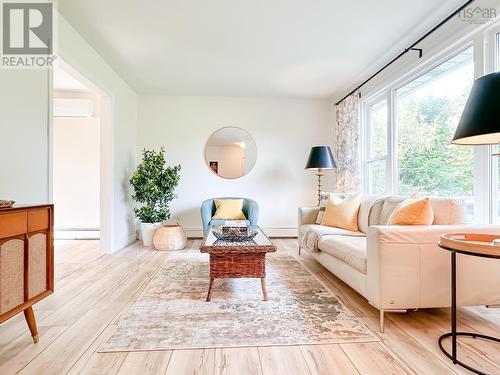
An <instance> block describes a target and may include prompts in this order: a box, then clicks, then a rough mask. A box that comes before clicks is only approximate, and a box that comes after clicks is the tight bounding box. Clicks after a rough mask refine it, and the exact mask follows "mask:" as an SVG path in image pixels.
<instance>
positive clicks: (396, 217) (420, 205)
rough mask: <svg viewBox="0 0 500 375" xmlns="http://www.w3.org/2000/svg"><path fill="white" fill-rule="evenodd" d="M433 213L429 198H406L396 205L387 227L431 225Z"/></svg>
mask: <svg viewBox="0 0 500 375" xmlns="http://www.w3.org/2000/svg"><path fill="white" fill-rule="evenodd" d="M433 221H434V213H433V212H432V206H431V203H430V202H429V198H422V199H414V198H408V199H406V200H404V201H403V202H401V203H400V204H398V205H397V207H396V209H395V210H394V211H393V212H392V214H391V216H390V217H389V222H388V223H387V224H388V225H432V222H433Z"/></svg>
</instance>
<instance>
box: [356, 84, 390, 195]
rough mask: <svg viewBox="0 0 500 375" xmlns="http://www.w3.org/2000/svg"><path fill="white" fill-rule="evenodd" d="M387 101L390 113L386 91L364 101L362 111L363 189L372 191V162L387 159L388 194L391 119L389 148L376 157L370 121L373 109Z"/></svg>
mask: <svg viewBox="0 0 500 375" xmlns="http://www.w3.org/2000/svg"><path fill="white" fill-rule="evenodd" d="M384 100H385V101H386V105H387V113H389V102H388V100H387V96H386V95H385V93H381V94H379V95H376V96H373V97H372V98H371V100H369V101H366V102H365V101H364V102H363V105H362V113H363V119H364V121H363V126H362V129H363V132H362V133H363V136H362V139H363V145H364V147H363V153H362V155H363V157H362V159H363V176H364V178H363V190H364V191H365V192H366V193H368V194H369V193H370V181H369V176H370V164H371V163H375V162H379V161H381V160H385V161H386V163H385V165H386V172H385V177H386V191H385V193H384V194H387V193H388V192H387V190H388V189H387V186H388V182H389V179H390V177H389V176H390V170H389V164H390V153H389V152H390V151H389V149H390V143H391V137H390V134H389V126H388V125H389V124H388V122H389V120H388V119H387V121H386V126H387V131H386V134H387V139H386V143H387V150H386V153H385V154H379V155H374V157H371V156H370V155H371V147H370V146H371V129H372V127H371V123H370V119H371V113H372V109H373V107H374V106H376V105H377V104H379V103H381V102H383V101H384Z"/></svg>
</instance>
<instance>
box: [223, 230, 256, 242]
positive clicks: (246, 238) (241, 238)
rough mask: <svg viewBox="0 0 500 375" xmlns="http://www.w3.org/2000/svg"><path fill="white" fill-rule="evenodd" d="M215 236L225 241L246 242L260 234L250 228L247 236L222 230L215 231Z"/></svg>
mask: <svg viewBox="0 0 500 375" xmlns="http://www.w3.org/2000/svg"><path fill="white" fill-rule="evenodd" d="M213 233H214V236H215V237H216V238H217V239H218V240H220V241H225V242H246V241H252V240H253V239H254V238H255V236H256V235H257V234H258V232H257V231H256V230H252V229H249V230H248V235H247V236H238V235H234V234H230V235H228V234H222V232H220V231H214V232H213Z"/></svg>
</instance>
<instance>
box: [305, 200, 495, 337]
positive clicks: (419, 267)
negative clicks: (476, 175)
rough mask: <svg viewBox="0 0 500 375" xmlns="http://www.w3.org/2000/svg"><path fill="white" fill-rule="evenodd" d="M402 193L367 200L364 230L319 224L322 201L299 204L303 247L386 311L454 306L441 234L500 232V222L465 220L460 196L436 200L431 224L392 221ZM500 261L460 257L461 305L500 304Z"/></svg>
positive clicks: (363, 212) (363, 206)
mask: <svg viewBox="0 0 500 375" xmlns="http://www.w3.org/2000/svg"><path fill="white" fill-rule="evenodd" d="M404 199H405V198H404V197H371V196H365V197H363V198H362V201H361V206H360V209H359V213H358V225H359V230H360V232H350V231H346V230H342V229H338V228H331V227H325V226H322V225H317V224H315V221H316V217H317V215H318V212H319V208H318V207H302V208H299V253H300V250H301V249H304V248H305V249H307V250H309V251H310V254H311V255H312V256H313V257H314V258H315V259H316V260H317V261H318V262H319V263H321V264H322V265H323V266H324V267H325V268H327V269H328V270H329V271H330V272H332V273H333V274H335V275H336V276H337V277H338V278H340V279H341V280H343V281H344V282H345V283H347V284H348V285H349V286H350V287H352V288H353V289H354V290H356V291H357V292H358V293H360V294H361V295H362V296H363V297H365V298H366V299H367V300H368V302H369V303H370V304H371V305H372V306H374V307H375V308H377V309H378V310H379V311H380V330H381V332H383V330H384V313H385V312H406V311H407V310H409V309H419V308H432V307H446V306H450V305H451V294H450V288H451V286H450V285H451V281H450V280H451V265H450V253H449V252H448V251H446V250H443V249H441V248H440V247H438V245H437V242H438V241H439V237H440V235H441V234H443V233H453V232H454V233H460V232H462V233H464V232H478V233H493V234H495V233H498V234H499V238H500V226H492V225H481V226H478V225H470V226H469V225H464V221H465V205H464V204H463V202H461V201H460V200H454V199H446V198H440V199H431V205H432V207H433V211H434V223H433V225H430V226H396V225H386V223H387V221H388V218H389V216H390V214H391V213H392V211H393V210H394V209H395V207H396V205H397V204H398V203H399V202H401V201H402V200H404ZM499 286H500V261H498V260H495V259H485V258H478V257H471V256H467V255H457V303H458V304H459V305H462V306H467V305H469V306H472V305H498V304H500V287H499Z"/></svg>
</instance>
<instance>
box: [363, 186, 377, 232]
mask: <svg viewBox="0 0 500 375" xmlns="http://www.w3.org/2000/svg"><path fill="white" fill-rule="evenodd" d="M378 199H379V198H378V197H376V196H373V195H365V196H363V197H361V204H360V205H359V212H358V229H359V231H360V232H363V233H366V232H367V231H368V226H369V224H368V223H369V217H370V212H371V210H372V206H373V204H374V203H375V202H376V201H377V200H378Z"/></svg>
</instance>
